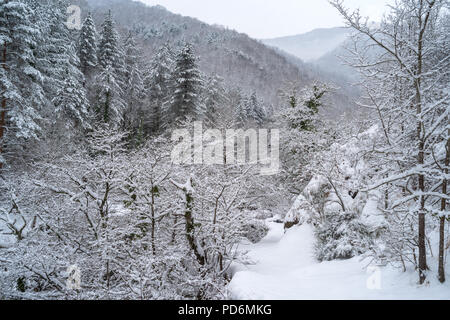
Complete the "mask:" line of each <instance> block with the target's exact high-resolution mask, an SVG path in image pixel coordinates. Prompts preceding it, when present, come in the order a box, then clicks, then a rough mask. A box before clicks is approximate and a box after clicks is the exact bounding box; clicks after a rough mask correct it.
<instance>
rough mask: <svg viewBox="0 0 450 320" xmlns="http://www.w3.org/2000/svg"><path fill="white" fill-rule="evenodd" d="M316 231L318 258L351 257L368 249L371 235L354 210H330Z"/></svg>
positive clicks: (321, 259)
mask: <svg viewBox="0 0 450 320" xmlns="http://www.w3.org/2000/svg"><path fill="white" fill-rule="evenodd" d="M325 218H326V219H325V221H324V222H323V223H321V224H320V225H319V226H318V227H317V228H316V231H315V235H316V239H317V243H316V257H317V259H318V260H320V261H323V260H334V259H349V258H352V257H354V256H357V255H359V254H362V253H364V252H365V251H367V250H368V249H369V248H370V246H371V243H372V241H371V237H370V234H369V231H368V229H367V227H366V226H365V225H364V224H363V223H361V221H360V220H359V219H358V215H357V214H356V213H354V212H330V213H328V214H327V215H326V217H325Z"/></svg>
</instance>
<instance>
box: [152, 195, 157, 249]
mask: <svg viewBox="0 0 450 320" xmlns="http://www.w3.org/2000/svg"><path fill="white" fill-rule="evenodd" d="M151 210H152V253H153V255H154V256H155V255H156V247H155V187H152V207H151Z"/></svg>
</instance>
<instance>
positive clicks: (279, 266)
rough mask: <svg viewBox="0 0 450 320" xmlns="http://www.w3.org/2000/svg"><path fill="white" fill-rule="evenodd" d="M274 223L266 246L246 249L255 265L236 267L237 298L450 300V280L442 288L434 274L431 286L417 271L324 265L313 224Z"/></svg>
mask: <svg viewBox="0 0 450 320" xmlns="http://www.w3.org/2000/svg"><path fill="white" fill-rule="evenodd" d="M273 221H274V219H268V220H267V221H266V223H267V224H268V226H269V228H270V231H269V233H268V234H267V236H266V237H265V238H264V239H263V240H262V241H261V242H259V243H256V244H243V245H242V246H241V250H243V251H248V257H249V259H250V260H251V261H252V262H253V263H252V264H250V265H243V264H235V265H233V266H232V272H233V273H234V275H233V279H232V281H231V283H230V284H229V287H228V288H229V291H230V296H231V298H232V299H237V300H297V299H299V300H312V299H325V300H331V299H336V300H346V299H352V300H355V299H357V300H368V299H374V300H379V299H387V300H393V299H413V300H418V299H446V300H449V299H450V282H449V281H447V283H446V284H440V283H439V282H438V281H437V280H436V279H435V271H431V272H430V274H429V277H428V278H429V281H430V283H428V284H427V285H424V286H419V285H418V284H417V280H418V276H417V273H416V272H414V271H413V270H411V271H407V272H401V270H398V269H396V268H393V267H390V266H386V267H375V266H370V267H369V269H368V268H367V265H368V264H369V261H368V260H367V259H366V260H365V261H363V260H362V259H361V258H359V257H355V258H353V259H350V260H335V261H328V262H322V263H319V262H318V261H316V260H315V259H314V255H313V250H314V234H313V227H312V226H310V225H309V224H303V225H301V226H294V227H293V228H291V229H288V230H287V231H286V233H285V232H284V228H283V224H281V223H275V222H273ZM429 263H430V266H431V264H432V263H435V261H434V260H433V261H429ZM374 267H375V268H377V269H373V268H374ZM433 269H434V268H433ZM378 276H379V277H378ZM378 279H379V281H378Z"/></svg>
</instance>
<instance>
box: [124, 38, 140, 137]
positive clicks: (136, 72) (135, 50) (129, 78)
mask: <svg viewBox="0 0 450 320" xmlns="http://www.w3.org/2000/svg"><path fill="white" fill-rule="evenodd" d="M141 56H142V52H141V49H140V48H139V47H138V45H137V44H136V42H135V40H134V38H133V35H132V34H131V32H130V33H129V35H128V37H127V39H126V41H125V74H124V98H125V102H126V111H125V114H124V126H125V128H126V129H129V130H132V131H137V130H138V128H139V127H140V126H141V121H140V120H141V119H140V118H141V116H142V112H143V110H142V100H143V98H144V94H145V88H144V81H143V74H142V71H141V70H142V69H143V62H142V61H141Z"/></svg>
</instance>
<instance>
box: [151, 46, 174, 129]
mask: <svg viewBox="0 0 450 320" xmlns="http://www.w3.org/2000/svg"><path fill="white" fill-rule="evenodd" d="M173 70H174V53H173V51H172V49H171V48H170V46H169V45H168V44H165V45H163V46H162V47H161V48H160V49H159V50H158V52H157V53H156V55H155V57H154V58H153V60H152V62H151V65H150V68H149V70H148V73H147V76H146V77H145V80H144V84H145V90H146V92H147V93H148V101H149V104H150V111H149V114H146V115H144V117H145V127H146V128H148V130H147V131H152V132H153V133H157V132H159V131H160V130H161V129H162V128H163V127H165V124H166V123H167V122H168V120H169V119H168V118H169V113H168V112H167V111H168V110H167V109H168V108H167V107H168V105H169V98H170V87H171V86H172V85H171V84H172V73H173Z"/></svg>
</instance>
